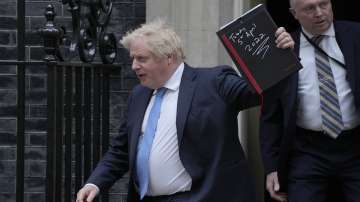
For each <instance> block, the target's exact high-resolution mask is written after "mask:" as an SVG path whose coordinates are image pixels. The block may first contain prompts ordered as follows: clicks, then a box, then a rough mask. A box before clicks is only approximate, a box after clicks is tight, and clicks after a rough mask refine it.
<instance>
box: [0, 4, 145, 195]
mask: <svg viewBox="0 0 360 202" xmlns="http://www.w3.org/2000/svg"><path fill="white" fill-rule="evenodd" d="M112 2H113V3H114V9H113V13H112V19H111V21H110V25H109V29H108V31H109V32H114V33H115V34H116V37H117V39H120V38H121V36H122V35H123V34H124V33H125V32H126V31H127V30H129V29H132V28H134V27H136V26H137V25H139V24H140V23H143V22H144V21H145V0H112ZM16 3H17V2H16V0H1V1H0V60H16V59H17V57H16V45H17V40H16V30H17V29H16ZM49 3H51V4H53V5H54V7H55V11H56V13H57V16H56V21H55V22H56V23H57V24H58V25H65V26H66V27H67V29H68V30H71V17H70V13H69V12H68V11H67V8H66V6H63V5H62V4H61V2H60V1H59V0H52V1H49V0H27V1H26V20H25V23H26V31H27V34H26V58H27V59H28V60H41V59H42V58H43V55H44V54H43V50H42V40H41V37H39V36H38V35H36V34H35V33H33V32H32V31H33V30H35V29H37V28H41V27H42V25H43V24H44V22H45V18H44V17H43V12H44V9H45V7H46V6H47V5H48V4H49ZM118 51H119V54H118V58H117V63H120V64H122V66H123V68H121V69H119V70H118V71H116V72H115V73H114V74H113V75H112V76H111V81H110V88H111V94H110V97H111V100H110V104H111V105H110V119H111V123H110V129H111V135H112V136H113V135H116V132H117V129H118V125H119V124H118V123H119V119H120V118H121V116H122V112H123V110H124V107H125V103H126V99H127V96H128V93H129V91H130V89H131V88H132V87H133V86H134V85H135V84H136V83H137V82H138V81H137V79H136V77H135V75H134V73H133V72H132V71H131V69H130V60H129V58H128V53H127V52H126V51H125V50H123V49H121V48H119V50H118ZM16 79H17V77H16V66H13V65H0V201H1V202H8V201H9V202H10V201H11V202H13V201H15V195H16V194H15V175H16V88H17V80H16ZM25 112H26V117H25V118H26V122H25V144H26V148H25V158H26V161H25V201H31V202H33V201H36V202H41V201H45V194H44V191H45V168H46V127H47V125H46V115H47V107H46V67H45V66H39V65H28V66H26V106H25ZM126 183H127V180H126V178H125V179H122V180H120V181H119V182H117V183H116V185H115V186H114V187H113V188H112V189H111V191H110V199H111V200H110V201H125V199H126V189H127V188H126V187H127V184H126Z"/></svg>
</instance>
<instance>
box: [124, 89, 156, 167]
mask: <svg viewBox="0 0 360 202" xmlns="http://www.w3.org/2000/svg"><path fill="white" fill-rule="evenodd" d="M140 91H141V92H137V94H138V95H140V96H139V97H140V99H139V97H138V98H136V99H138V100H134V101H133V103H136V104H134V105H136V107H132V108H134V109H135V110H134V111H133V112H131V113H132V114H129V115H128V118H129V117H132V119H133V120H134V129H133V130H132V134H130V136H129V138H130V139H131V140H130V145H129V149H130V151H129V159H130V170H132V168H133V165H134V162H135V156H136V153H137V145H138V141H139V136H140V134H141V126H142V122H143V119H144V115H145V111H146V108H147V106H148V103H149V101H150V99H151V95H152V92H153V91H152V90H151V89H148V88H142V89H141V90H140Z"/></svg>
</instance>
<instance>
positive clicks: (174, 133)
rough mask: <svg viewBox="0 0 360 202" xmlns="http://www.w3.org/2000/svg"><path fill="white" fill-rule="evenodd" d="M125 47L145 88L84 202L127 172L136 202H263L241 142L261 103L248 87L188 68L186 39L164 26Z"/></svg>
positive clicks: (142, 32)
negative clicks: (248, 115) (245, 123)
mask: <svg viewBox="0 0 360 202" xmlns="http://www.w3.org/2000/svg"><path fill="white" fill-rule="evenodd" d="M276 35H277V36H278V37H277V39H278V46H279V47H281V48H289V47H292V46H293V41H292V39H291V37H290V36H289V34H288V33H286V32H285V30H284V29H283V28H280V29H279V30H278V32H277V33H276ZM121 43H122V44H123V46H124V47H125V48H126V49H128V50H129V51H130V57H131V58H132V69H133V70H134V71H135V73H136V75H137V77H138V79H139V80H140V84H139V85H137V86H135V88H134V89H133V90H132V93H131V95H130V97H129V99H128V106H127V113H126V114H125V117H124V118H123V122H122V123H121V126H120V130H119V134H118V135H117V137H116V139H115V140H114V142H113V143H112V146H111V147H110V149H109V151H108V152H107V153H106V154H105V156H104V157H103V159H102V160H101V161H100V163H99V164H98V166H97V167H96V169H95V170H94V171H93V173H92V174H91V176H90V177H89V179H88V180H87V183H86V185H85V186H84V187H83V188H82V189H81V190H80V191H79V192H78V194H77V201H78V202H83V201H87V202H90V201H92V200H93V199H94V197H95V196H96V195H97V194H98V193H99V192H101V191H104V190H107V189H109V188H110V187H111V186H112V184H113V183H114V182H115V181H116V180H118V179H119V178H121V177H122V176H123V175H124V174H125V173H126V172H128V171H129V175H130V180H129V184H128V196H127V200H128V201H129V202H130V201H131V202H134V201H144V202H170V201H173V202H175V201H177V202H188V201H192V202H198V201H204V202H212V201H213V202H219V201H226V202H255V201H257V199H256V196H255V192H254V189H253V184H252V177H251V175H250V172H249V170H248V168H247V163H246V160H245V157H244V152H243V150H242V148H241V145H240V142H239V139H238V134H237V132H238V128H237V114H238V112H239V111H240V110H242V109H246V108H249V107H251V106H255V105H257V104H258V103H259V97H258V96H257V95H256V94H255V93H253V92H252V91H251V90H250V89H249V87H248V85H247V83H246V82H245V80H244V79H242V78H241V77H239V76H238V75H237V74H236V72H235V71H234V70H233V69H232V68H230V67H227V66H219V67H214V68H193V67H190V66H189V65H187V64H185V63H184V53H183V48H182V45H181V40H180V38H179V36H178V35H177V34H176V33H175V32H174V30H173V29H172V28H171V27H169V26H167V25H166V24H165V23H164V22H163V21H154V22H151V23H148V24H144V25H142V26H141V27H140V28H138V29H136V30H134V31H132V32H129V33H127V35H126V36H125V37H123V39H122V40H121Z"/></svg>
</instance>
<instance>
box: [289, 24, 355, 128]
mask: <svg viewBox="0 0 360 202" xmlns="http://www.w3.org/2000/svg"><path fill="white" fill-rule="evenodd" d="M303 30H304V29H303ZM304 32H305V34H307V36H309V38H311V37H313V35H311V34H310V33H307V32H306V31H305V30H304ZM323 35H325V37H324V38H323V40H322V41H321V42H320V44H319V46H320V47H321V48H322V49H323V50H324V51H325V52H326V53H327V54H328V55H330V56H331V57H333V58H335V59H337V60H339V61H340V62H342V63H344V56H343V54H342V52H341V50H340V48H339V46H338V44H337V42H336V39H335V31H334V26H333V25H332V26H331V27H330V28H329V29H328V30H327V31H326V32H325V33H324V34H323ZM299 55H300V58H301V61H300V62H301V64H302V65H303V69H301V70H300V71H299V81H298V82H299V83H298V84H299V85H298V101H299V102H298V103H299V105H298V110H297V119H296V120H297V122H296V123H297V125H298V126H300V127H302V128H305V129H308V130H314V131H321V130H322V127H321V125H322V121H321V112H320V95H319V84H318V76H317V72H316V65H315V48H314V47H313V46H312V45H311V44H310V43H309V42H308V41H307V40H306V38H305V37H304V36H303V34H301V36H300V54H299ZM329 61H330V66H331V70H332V72H333V75H334V81H335V85H336V89H337V94H338V97H339V104H340V111H341V115H342V120H343V123H344V130H349V129H352V128H354V127H356V126H357V125H359V124H360V114H359V111H356V108H355V102H354V96H353V93H352V91H351V88H350V86H349V83H348V81H347V80H346V70H345V69H344V68H343V67H341V66H340V65H338V64H337V63H336V62H334V61H332V60H331V59H330V60H329Z"/></svg>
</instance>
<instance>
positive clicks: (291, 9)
mask: <svg viewBox="0 0 360 202" xmlns="http://www.w3.org/2000/svg"><path fill="white" fill-rule="evenodd" d="M289 11H290V13H291V14H292V16H293V17H294V18H295V19H296V17H295V14H296V12H295V9H293V8H289Z"/></svg>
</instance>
